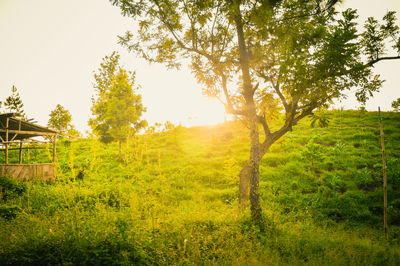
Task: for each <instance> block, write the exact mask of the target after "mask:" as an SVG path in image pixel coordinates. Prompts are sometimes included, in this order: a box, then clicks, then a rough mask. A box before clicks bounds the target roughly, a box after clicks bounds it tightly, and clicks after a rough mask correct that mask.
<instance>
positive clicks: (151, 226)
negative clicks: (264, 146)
mask: <svg viewBox="0 0 400 266" xmlns="http://www.w3.org/2000/svg"><path fill="white" fill-rule="evenodd" d="M329 116H330V118H331V122H330V124H329V127H327V128H310V126H309V124H310V123H309V121H303V122H302V123H301V124H299V125H298V126H296V127H294V128H293V131H292V132H290V133H289V134H287V135H285V136H284V137H283V139H281V140H280V141H279V142H278V143H275V144H274V145H273V146H272V147H271V149H270V151H269V152H268V153H267V154H266V156H265V157H264V159H263V160H262V163H261V169H260V170H261V176H260V190H261V194H262V206H263V212H264V216H265V220H264V224H261V225H255V224H253V223H252V222H251V221H250V219H249V214H248V213H244V214H238V212H237V190H238V188H237V186H238V173H239V171H240V169H241V166H242V165H243V164H244V162H245V161H246V159H247V158H248V154H249V146H248V143H249V139H248V137H247V135H248V134H247V130H246V128H245V127H244V126H243V125H241V123H239V122H236V123H226V124H222V125H218V126H212V127H196V128H182V127H177V128H175V129H173V130H170V131H168V132H161V133H155V134H146V135H142V136H138V137H136V138H135V139H132V140H131V141H130V143H127V144H126V145H125V146H124V147H123V148H124V150H123V153H124V157H125V160H124V161H118V159H117V158H118V147H117V144H110V145H104V144H101V143H99V142H98V141H96V140H93V139H82V140H79V141H68V140H65V141H61V142H59V146H58V165H57V171H58V179H57V181H56V182H55V183H54V184H46V183H40V182H36V183H29V182H16V181H13V180H9V179H6V178H0V185H1V186H3V187H7V188H8V189H7V192H6V193H3V196H2V199H0V216H1V218H0V264H1V265H3V264H6V265H7V264H13V265H14V264H41V265H43V264H106V265H108V264H127V265H130V264H135V263H137V264H194V265H197V264H213V263H215V264H244V265H248V264H289V265H293V264H305V263H308V264H312V265H320V264H325V265H332V264H352V265H354V264H370V265H399V264H400V190H399V188H400V130H399V129H400V114H396V113H383V116H384V120H383V121H384V126H385V145H386V153H387V159H388V182H389V187H388V197H389V208H388V212H389V225H390V227H389V239H388V240H387V241H386V240H385V239H384V237H383V230H382V224H383V218H382V213H383V208H382V206H383V193H382V188H381V184H382V160H381V153H380V140H379V124H378V119H377V113H373V112H370V113H366V112H360V111H333V112H331V113H330V114H329ZM13 156H15V159H14V160H16V156H17V154H16V153H15V154H13ZM50 156H51V155H50V152H49V151H47V150H46V149H45V150H35V152H34V153H33V154H31V158H32V160H36V161H43V160H48V159H49V158H50ZM3 192H4V190H3Z"/></svg>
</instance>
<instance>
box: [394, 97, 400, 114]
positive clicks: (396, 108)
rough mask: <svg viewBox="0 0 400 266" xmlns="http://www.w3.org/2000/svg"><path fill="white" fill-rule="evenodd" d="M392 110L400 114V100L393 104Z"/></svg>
mask: <svg viewBox="0 0 400 266" xmlns="http://www.w3.org/2000/svg"><path fill="white" fill-rule="evenodd" d="M392 108H393V111H395V112H400V98H398V99H397V100H395V101H393V102H392Z"/></svg>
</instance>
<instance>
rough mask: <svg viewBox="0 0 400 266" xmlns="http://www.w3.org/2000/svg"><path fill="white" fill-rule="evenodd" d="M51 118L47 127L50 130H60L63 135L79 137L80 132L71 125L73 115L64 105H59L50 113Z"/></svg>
mask: <svg viewBox="0 0 400 266" xmlns="http://www.w3.org/2000/svg"><path fill="white" fill-rule="evenodd" d="M49 116H50V118H49V121H48V122H47V125H48V126H49V127H50V128H53V129H55V130H58V131H59V132H61V134H68V135H72V136H79V132H78V131H76V129H75V128H74V126H73V125H72V124H71V120H72V116H71V113H70V112H69V111H68V110H67V109H65V108H64V107H63V106H62V105H60V104H57V106H56V108H55V109H54V110H53V111H51V112H50V115H49Z"/></svg>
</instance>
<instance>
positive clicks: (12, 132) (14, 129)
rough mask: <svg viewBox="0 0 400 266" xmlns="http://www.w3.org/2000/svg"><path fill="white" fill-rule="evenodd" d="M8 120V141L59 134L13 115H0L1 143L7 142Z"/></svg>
mask: <svg viewBox="0 0 400 266" xmlns="http://www.w3.org/2000/svg"><path fill="white" fill-rule="evenodd" d="M7 118H8V141H14V140H23V139H28V138H31V137H37V136H54V135H57V134H58V132H57V131H55V130H52V129H49V128H47V127H42V126H39V125H36V124H33V123H30V122H27V121H23V120H21V119H18V118H16V117H15V114H13V113H7V114H0V142H3V143H4V142H5V141H6V131H7V127H6V124H7Z"/></svg>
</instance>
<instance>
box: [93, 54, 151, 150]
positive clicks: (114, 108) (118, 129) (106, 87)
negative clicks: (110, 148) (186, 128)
mask: <svg viewBox="0 0 400 266" xmlns="http://www.w3.org/2000/svg"><path fill="white" fill-rule="evenodd" d="M94 78H95V83H94V87H95V89H96V94H97V95H96V97H95V98H92V102H93V105H92V109H91V110H92V115H93V118H91V119H90V120H89V125H90V126H91V128H92V129H93V131H94V133H95V134H96V135H98V136H99V137H100V140H101V141H102V142H105V143H109V142H112V141H114V140H117V141H119V143H120V144H121V142H122V141H125V140H126V139H127V138H128V137H129V136H131V135H133V134H135V133H136V132H138V131H139V130H140V129H141V128H142V127H144V126H146V125H147V123H146V121H145V120H141V116H142V114H143V112H145V111H146V108H145V107H144V106H143V104H142V96H141V95H140V94H135V91H137V90H138V87H134V86H135V73H134V72H129V71H126V70H124V69H123V68H122V67H120V66H119V55H118V54H117V53H116V52H113V53H112V54H111V55H110V56H106V57H105V58H103V62H102V63H101V64H100V68H99V69H98V71H97V73H95V75H94Z"/></svg>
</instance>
